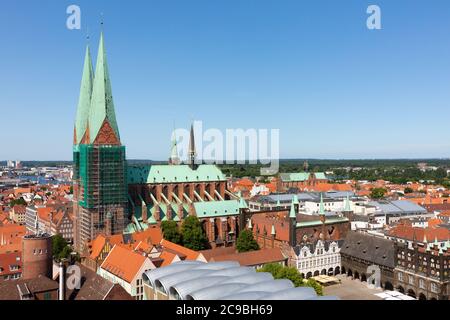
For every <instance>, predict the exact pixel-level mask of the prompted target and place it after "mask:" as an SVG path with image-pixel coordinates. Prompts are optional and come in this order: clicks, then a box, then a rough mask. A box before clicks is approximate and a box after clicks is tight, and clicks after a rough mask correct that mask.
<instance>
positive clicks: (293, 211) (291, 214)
mask: <svg viewBox="0 0 450 320" xmlns="http://www.w3.org/2000/svg"><path fill="white" fill-rule="evenodd" d="M289 218H291V219H296V218H297V213H296V212H295V207H294V204H291V211H290V212H289Z"/></svg>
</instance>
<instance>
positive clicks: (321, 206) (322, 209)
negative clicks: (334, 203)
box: [319, 193, 325, 215]
mask: <svg viewBox="0 0 450 320" xmlns="http://www.w3.org/2000/svg"><path fill="white" fill-rule="evenodd" d="M319 214H321V215H322V214H325V206H324V205H323V195H322V193H321V194H320V205H319Z"/></svg>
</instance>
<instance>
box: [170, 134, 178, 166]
mask: <svg viewBox="0 0 450 320" xmlns="http://www.w3.org/2000/svg"><path fill="white" fill-rule="evenodd" d="M169 164H171V165H178V164H180V158H179V157H178V148H177V137H176V134H175V131H173V133H172V141H171V145H170V158H169Z"/></svg>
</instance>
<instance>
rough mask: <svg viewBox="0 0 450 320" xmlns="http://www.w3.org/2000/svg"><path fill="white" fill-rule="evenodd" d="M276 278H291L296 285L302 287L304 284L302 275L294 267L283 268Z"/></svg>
mask: <svg viewBox="0 0 450 320" xmlns="http://www.w3.org/2000/svg"><path fill="white" fill-rule="evenodd" d="M276 279H288V280H291V281H292V283H293V284H294V286H296V287H301V286H303V285H304V282H303V278H302V275H301V274H300V273H299V272H298V270H297V269H296V268H294V267H284V268H281V269H280V271H279V272H278V274H277V278H276Z"/></svg>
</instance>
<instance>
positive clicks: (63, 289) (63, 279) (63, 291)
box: [58, 261, 66, 300]
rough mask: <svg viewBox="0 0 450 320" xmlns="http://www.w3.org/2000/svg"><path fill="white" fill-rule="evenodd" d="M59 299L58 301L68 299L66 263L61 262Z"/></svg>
mask: <svg viewBox="0 0 450 320" xmlns="http://www.w3.org/2000/svg"><path fill="white" fill-rule="evenodd" d="M58 291H59V292H58V294H59V298H58V300H65V299H66V270H65V268H64V263H63V262H62V261H61V262H60V263H59V290H58Z"/></svg>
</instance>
